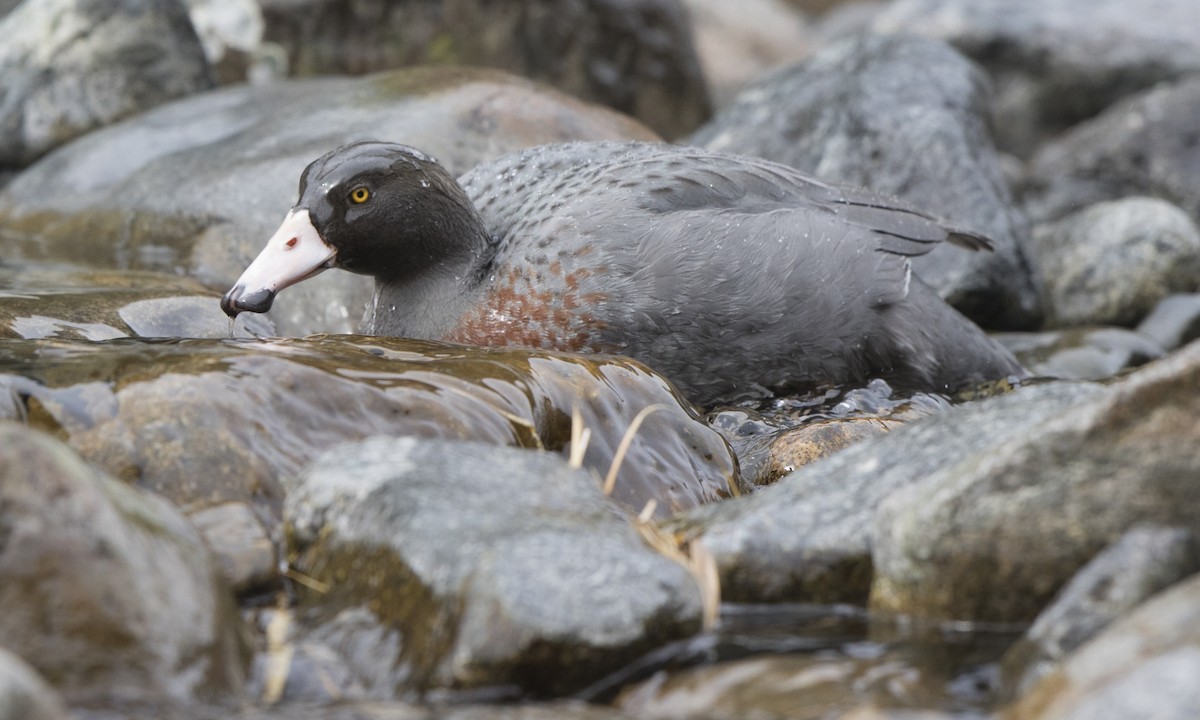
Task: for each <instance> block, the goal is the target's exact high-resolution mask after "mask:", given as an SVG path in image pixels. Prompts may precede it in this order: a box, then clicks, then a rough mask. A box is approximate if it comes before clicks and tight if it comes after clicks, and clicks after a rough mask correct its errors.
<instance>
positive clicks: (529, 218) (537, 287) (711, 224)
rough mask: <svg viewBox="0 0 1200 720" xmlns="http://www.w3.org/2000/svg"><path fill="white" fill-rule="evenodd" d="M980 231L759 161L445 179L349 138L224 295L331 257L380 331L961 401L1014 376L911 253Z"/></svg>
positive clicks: (547, 153)
mask: <svg viewBox="0 0 1200 720" xmlns="http://www.w3.org/2000/svg"><path fill="white" fill-rule="evenodd" d="M942 241H950V242H952V243H955V244H957V245H961V246H963V247H966V248H969V249H973V250H982V249H987V248H989V243H988V241H987V240H986V239H985V238H983V237H980V236H978V235H976V234H974V233H971V232H969V231H965V230H961V229H956V228H950V227H947V226H946V225H945V224H943V223H941V222H939V221H938V220H936V219H934V218H933V217H931V216H929V215H927V214H925V213H922V212H920V211H919V210H916V209H914V208H911V207H907V206H905V205H904V204H902V203H901V202H899V201H897V200H895V199H892V198H887V197H883V196H880V195H877V194H875V193H872V192H869V191H865V190H859V189H853V188H847V187H838V186H833V185H830V184H827V183H824V182H821V181H819V180H816V179H814V178H812V177H809V176H807V175H805V174H803V173H801V172H799V171H797V170H795V169H792V168H790V167H786V166H783V165H779V164H776V163H773V162H770V161H767V160H763V159H759V158H753V157H743V156H735V155H723V154H718V153H712V152H708V151H705V150H699V149H696V148H684V147H677V146H672V145H665V144H658V143H613V142H603V143H570V144H562V145H544V146H540V147H535V148H532V149H529V150H525V151H522V152H518V153H515V154H512V155H508V156H505V157H502V158H500V159H498V160H494V161H491V162H488V163H484V164H482V165H480V166H478V167H476V168H475V169H474V170H472V171H471V172H469V173H467V174H466V175H465V176H463V177H462V178H461V179H460V180H459V181H455V179H454V178H453V177H451V176H450V175H449V173H447V172H446V171H445V170H444V169H443V168H442V167H441V166H440V165H438V164H437V162H436V161H435V160H434V159H433V158H431V157H429V156H427V155H425V154H424V153H422V152H420V151H419V150H416V149H414V148H411V147H408V146H405V145H399V144H395V143H386V142H374V141H368V142H358V143H353V144H350V145H345V146H343V147H340V148H338V149H336V150H334V151H332V152H330V153H328V154H327V155H325V156H323V157H321V158H319V159H318V160H316V161H314V162H313V163H312V164H310V165H309V166H308V167H307V168H306V169H305V171H304V173H303V175H302V177H301V179H300V199H299V201H298V202H297V203H296V205H295V206H294V207H293V208H292V209H291V211H290V212H289V213H288V215H287V217H286V219H285V220H284V221H283V224H282V225H281V226H280V228H279V230H278V231H277V232H276V233H275V235H274V236H273V237H272V238H271V239H270V240H268V242H267V246H266V248H265V249H264V250H263V251H262V253H261V254H260V255H259V256H258V257H257V258H256V259H255V260H254V261H253V262H252V263H251V264H250V266H249V267H248V268H247V269H246V271H245V272H244V273H243V274H242V276H241V278H240V279H239V280H238V281H237V283H236V284H235V285H234V287H233V288H232V289H231V290H230V291H229V292H228V293H227V294H226V295H225V297H224V298H223V299H222V300H221V307H222V309H223V310H224V311H225V312H226V313H228V314H229V315H230V316H236V315H237V314H238V313H239V312H241V311H253V312H265V311H267V310H268V309H270V307H271V303H272V301H273V300H274V298H275V294H276V293H278V292H279V291H280V290H282V289H283V288H285V287H287V286H289V285H292V284H294V283H297V282H300V281H301V280H304V279H306V278H309V277H311V276H313V275H315V274H317V273H319V272H321V271H323V270H325V269H327V268H331V267H339V268H343V269H345V270H349V271H351V272H355V273H362V274H365V275H371V276H373V277H374V278H375V294H374V299H373V301H372V305H371V307H370V308H369V309H368V311H367V316H366V317H365V318H364V323H365V324H364V331H365V332H368V333H370V334H374V335H383V336H397V337H409V338H421V339H431V340H443V341H447V342H455V343H463V344H470V345H485V346H499V345H515V346H525V347H531V348H546V349H554V350H566V351H576V352H604V353H617V354H622V355H627V356H631V357H633V358H636V359H639V360H641V361H643V362H645V363H646V364H647V365H649V366H650V367H652V368H654V369H655V370H657V371H658V372H660V373H662V374H663V375H665V376H667V377H668V378H670V379H671V380H672V381H673V382H674V383H675V385H676V386H677V387H678V388H679V389H680V390H681V391H682V393H683V394H684V395H685V396H687V397H689V398H690V399H692V400H694V401H696V402H698V403H700V404H712V403H715V402H718V401H730V400H735V399H741V398H747V397H756V396H764V395H767V394H769V393H791V392H807V391H812V390H817V389H820V388H823V387H827V386H848V385H855V384H861V383H865V382H866V381H867V380H869V379H870V378H874V377H879V378H883V379H885V380H887V381H888V382H889V383H891V384H892V385H893V386H894V387H896V388H898V389H902V390H912V391H915V390H923V391H933V392H953V391H956V390H959V389H962V388H964V387H968V386H970V385H973V384H975V383H979V382H982V381H987V380H994V379H999V378H1004V377H1008V376H1020V375H1023V374H1024V370H1023V369H1022V368H1021V366H1020V365H1019V364H1018V363H1017V362H1016V360H1015V359H1014V358H1013V356H1012V355H1011V354H1010V353H1009V352H1008V351H1007V350H1005V349H1004V348H1003V347H1001V346H1000V345H999V344H997V343H996V342H995V341H994V340H992V339H991V338H989V337H988V336H986V335H985V334H984V333H983V332H982V331H981V330H980V329H979V328H978V327H977V326H976V325H974V324H973V323H972V322H971V321H970V320H967V319H966V318H965V317H963V316H962V315H960V314H959V313H958V312H957V311H955V310H954V309H953V308H951V307H950V306H949V305H947V304H946V303H945V302H944V301H943V300H942V299H941V298H939V297H938V295H937V294H936V293H935V292H934V291H933V290H931V289H930V288H929V287H928V286H926V285H925V284H924V283H923V282H921V280H920V279H919V278H917V277H914V276H913V274H912V272H911V268H910V258H912V257H914V256H917V255H921V254H924V253H927V252H929V251H930V250H931V249H932V248H933V247H934V246H935V245H936V244H937V243H939V242H942Z"/></svg>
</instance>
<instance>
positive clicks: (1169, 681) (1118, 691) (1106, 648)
mask: <svg viewBox="0 0 1200 720" xmlns="http://www.w3.org/2000/svg"><path fill="white" fill-rule="evenodd" d="M1197 677H1200V576H1193V577H1192V578H1191V579H1189V580H1186V581H1184V582H1181V583H1179V584H1178V585H1175V586H1174V587H1172V588H1170V589H1168V590H1165V591H1163V592H1161V593H1159V594H1158V595H1155V596H1154V597H1153V598H1151V599H1149V600H1147V601H1146V602H1144V603H1142V604H1141V605H1140V606H1139V607H1138V608H1137V609H1136V610H1134V611H1133V612H1132V613H1130V614H1129V615H1127V616H1126V617H1124V618H1122V619H1121V620H1119V621H1117V622H1115V623H1113V624H1112V625H1110V626H1109V627H1108V628H1107V629H1106V630H1105V631H1104V632H1103V633H1101V634H1100V635H1099V636H1097V637H1096V638H1094V639H1093V640H1092V641H1091V642H1089V643H1087V644H1086V645H1084V646H1083V647H1081V648H1079V649H1078V650H1076V651H1075V652H1073V653H1071V655H1069V656H1068V657H1067V659H1066V661H1065V662H1064V663H1063V664H1062V666H1061V667H1060V668H1059V669H1058V670H1056V671H1055V672H1053V673H1051V674H1050V675H1048V676H1046V677H1045V678H1043V679H1042V681H1041V682H1040V683H1038V684H1037V685H1036V686H1035V687H1034V688H1033V690H1031V691H1030V692H1029V693H1028V694H1026V695H1025V696H1024V697H1023V698H1021V699H1020V700H1019V701H1018V702H1016V703H1015V704H1013V705H1011V706H1009V707H1008V708H1007V709H1006V711H1005V714H1004V717H1005V718H1006V720H1127V719H1128V718H1154V720H1191V719H1192V718H1196V717H1200V683H1197V682H1196V678H1197Z"/></svg>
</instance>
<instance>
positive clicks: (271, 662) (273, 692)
mask: <svg viewBox="0 0 1200 720" xmlns="http://www.w3.org/2000/svg"><path fill="white" fill-rule="evenodd" d="M291 626H292V611H291V609H290V608H288V602H287V596H286V595H284V594H283V593H280V596H279V603H278V605H277V607H276V609H275V614H274V615H272V616H271V620H270V622H268V623H267V666H266V668H265V669H264V671H263V694H262V700H263V703H264V704H266V705H274V704H275V703H277V702H279V701H280V700H281V699H283V690H284V688H285V687H287V680H288V675H289V674H290V673H291V670H292V656H293V655H294V653H295V647H294V646H293V645H292V644H291V643H290V642H288V631H289V630H290V629H291Z"/></svg>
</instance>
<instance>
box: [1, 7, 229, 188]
mask: <svg viewBox="0 0 1200 720" xmlns="http://www.w3.org/2000/svg"><path fill="white" fill-rule="evenodd" d="M0 77H3V78H4V82H3V84H2V85H0V170H4V169H12V168H20V167H24V166H26V165H28V164H29V163H31V162H32V161H33V160H35V159H37V158H38V157H39V156H41V155H43V154H45V153H46V152H47V151H49V150H52V149H53V148H55V147H58V146H59V145H62V144H63V143H65V142H67V141H68V140H71V139H72V138H75V137H77V136H79V135H82V134H84V133H86V132H88V131H89V130H92V129H94V128H97V127H101V126H103V125H108V124H109V123H112V122H115V121H117V120H120V119H122V118H124V117H127V116H129V115H133V114H136V113H138V112H142V111H144V110H148V109H150V108H152V107H154V106H156V105H161V104H162V103H164V102H167V101H168V100H174V99H176V98H179V97H182V96H185V95H190V94H192V93H196V92H200V91H202V90H208V89H210V88H212V87H213V85H214V82H215V80H214V77H213V74H212V72H211V70H210V68H209V66H208V62H207V61H206V60H205V57H204V52H203V50H202V49H201V46H200V41H199V40H198V39H197V37H196V33H195V31H194V30H193V29H192V24H191V22H190V21H189V20H188V14H187V9H186V8H185V7H184V5H183V3H182V2H181V0H26V1H25V2H23V3H21V4H20V5H18V6H16V7H15V8H14V9H13V10H12V11H11V12H9V13H8V14H7V15H4V14H3V12H0Z"/></svg>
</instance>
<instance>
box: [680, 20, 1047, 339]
mask: <svg viewBox="0 0 1200 720" xmlns="http://www.w3.org/2000/svg"><path fill="white" fill-rule="evenodd" d="M986 104H987V94H986V89H985V80H984V78H983V76H982V74H981V73H980V72H979V70H978V69H977V68H976V67H975V66H973V65H972V64H971V63H970V62H969V61H967V60H966V59H965V58H964V57H962V56H961V55H959V54H958V53H957V52H955V51H954V50H953V49H951V48H950V47H948V46H946V45H945V44H943V43H940V42H936V41H933V40H925V39H918V38H901V37H881V36H867V37H860V38H855V39H852V40H847V41H844V42H840V43H837V44H835V45H832V46H830V47H827V48H825V49H824V50H822V51H821V52H819V53H818V54H817V55H815V56H813V57H812V58H810V59H809V60H807V61H805V62H803V63H800V64H797V65H794V66H792V67H789V68H785V69H784V70H781V71H779V72H777V73H775V74H773V75H771V76H770V77H768V78H767V79H765V80H763V81H762V82H760V83H758V84H756V85H754V86H753V87H751V88H749V89H747V90H745V91H744V92H743V93H742V94H741V96H740V97H739V99H738V100H737V101H736V102H735V103H734V104H733V105H731V106H730V107H728V108H727V109H725V110H723V111H722V112H721V113H720V114H718V115H717V116H716V117H715V118H713V120H712V121H710V122H709V123H708V124H706V125H705V126H704V127H703V128H701V129H700V130H699V131H698V132H697V133H696V134H694V135H693V136H692V137H691V139H690V141H691V142H692V143H694V144H698V145H702V146H704V147H707V148H709V149H712V150H720V151H726V152H738V153H745V154H748V155H759V156H762V157H767V158H771V159H772V160H776V161H779V162H782V163H785V164H788V165H792V166H793V167H796V168H799V169H801V170H804V171H806V172H810V173H813V174H815V175H817V176H819V177H821V178H823V179H826V180H831V181H836V182H843V183H848V184H851V185H859V186H863V187H869V188H871V189H873V190H877V191H879V192H882V193H886V194H890V195H897V196H899V197H901V198H903V199H905V200H907V201H909V202H910V203H912V204H913V205H915V206H916V207H918V208H921V209H923V210H926V211H928V212H931V213H933V214H935V215H939V216H941V217H944V218H946V219H947V220H949V221H952V222H953V223H955V224H958V225H961V226H964V227H967V228H970V229H972V230H975V231H977V232H980V233H983V234H984V235H987V236H988V237H989V238H991V239H992V240H993V241H994V242H995V243H996V251H995V252H990V253H988V252H980V253H970V252H964V251H963V250H962V249H961V248H957V247H954V246H951V245H949V244H948V243H947V244H944V246H943V247H939V248H936V249H935V250H934V251H933V252H931V253H929V254H928V255H924V256H922V257H919V258H914V259H913V267H914V269H915V270H916V271H917V273H918V274H919V275H920V276H921V278H922V279H923V280H925V281H926V282H927V283H929V284H930V285H932V286H933V287H934V288H936V289H937V290H938V292H939V293H940V294H941V295H942V296H943V297H944V298H946V299H947V300H948V301H949V302H950V303H951V304H952V305H954V306H955V307H956V308H958V309H959V310H960V311H962V312H963V313H964V314H966V315H967V316H969V317H971V318H972V319H973V320H975V321H976V322H978V323H980V324H982V325H984V326H986V327H992V328H999V329H1026V328H1031V327H1035V326H1037V325H1039V324H1040V322H1041V314H1042V309H1041V306H1040V298H1039V280H1038V278H1037V277H1036V275H1035V272H1034V270H1033V268H1032V267H1031V265H1030V263H1029V261H1028V259H1027V257H1026V254H1025V250H1024V248H1023V245H1024V243H1025V242H1027V240H1028V237H1027V235H1028V227H1027V225H1026V222H1025V219H1024V218H1023V216H1022V215H1021V214H1020V213H1019V212H1018V211H1017V210H1016V209H1015V208H1014V205H1013V201H1012V198H1011V196H1010V193H1009V190H1008V188H1007V185H1006V183H1005V180H1004V177H1003V174H1002V173H1001V168H1000V162H999V159H998V157H997V155H996V151H995V148H994V147H993V145H992V142H991V138H990V135H989V132H988V128H987V118H988V116H987V107H986Z"/></svg>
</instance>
